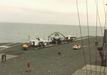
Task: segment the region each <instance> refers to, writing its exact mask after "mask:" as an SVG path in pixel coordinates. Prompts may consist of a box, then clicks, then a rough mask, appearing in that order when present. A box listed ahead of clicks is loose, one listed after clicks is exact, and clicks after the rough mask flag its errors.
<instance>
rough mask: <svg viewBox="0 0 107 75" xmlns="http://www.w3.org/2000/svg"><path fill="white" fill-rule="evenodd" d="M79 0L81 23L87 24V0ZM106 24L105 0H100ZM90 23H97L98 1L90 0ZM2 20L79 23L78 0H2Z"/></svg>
mask: <svg viewBox="0 0 107 75" xmlns="http://www.w3.org/2000/svg"><path fill="white" fill-rule="evenodd" d="M78 1H79V11H80V17H81V24H82V25H86V0H78ZM98 3H99V4H98V7H99V9H98V10H99V15H100V20H101V24H102V25H103V24H104V16H105V14H104V8H105V3H106V2H104V0H98ZM88 11H89V24H90V25H95V23H96V22H95V20H96V3H95V0H88ZM0 22H17V23H40V24H65V25H78V17H77V9H76V0H0Z"/></svg>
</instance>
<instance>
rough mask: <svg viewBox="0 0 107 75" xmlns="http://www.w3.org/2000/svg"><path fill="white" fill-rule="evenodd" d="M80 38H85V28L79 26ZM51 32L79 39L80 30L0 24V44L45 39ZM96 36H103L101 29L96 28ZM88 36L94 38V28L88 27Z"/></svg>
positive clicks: (50, 26)
mask: <svg viewBox="0 0 107 75" xmlns="http://www.w3.org/2000/svg"><path fill="white" fill-rule="evenodd" d="M81 31H82V36H87V35H88V32H87V26H81ZM53 32H60V33H62V34H63V35H65V36H67V35H71V36H74V37H80V36H81V34H80V28H79V26H76V25H49V24H48V25H47V24H23V23H22V24H21V23H0V42H25V41H28V40H29V38H30V39H34V38H36V37H40V38H43V39H47V37H48V36H49V35H50V34H52V33H53ZM97 32H98V34H97V35H98V36H103V28H101V27H98V28H97ZM89 35H90V36H96V27H95V26H90V27H89Z"/></svg>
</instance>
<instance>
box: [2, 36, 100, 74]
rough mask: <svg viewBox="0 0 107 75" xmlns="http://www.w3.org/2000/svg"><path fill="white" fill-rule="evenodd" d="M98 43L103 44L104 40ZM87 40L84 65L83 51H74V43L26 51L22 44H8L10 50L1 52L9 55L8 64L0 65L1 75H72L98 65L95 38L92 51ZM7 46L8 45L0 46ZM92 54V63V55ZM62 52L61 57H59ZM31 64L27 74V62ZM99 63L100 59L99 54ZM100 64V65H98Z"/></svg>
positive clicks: (85, 40) (84, 45)
mask: <svg viewBox="0 0 107 75" xmlns="http://www.w3.org/2000/svg"><path fill="white" fill-rule="evenodd" d="M98 41H99V42H100V45H101V44H102V38H101V37H99V38H98ZM87 42H88V41H87V39H84V40H83V47H84V52H85V58H86V63H85V64H84V59H83V49H79V50H73V49H72V45H73V43H69V44H63V45H56V46H53V47H49V48H43V49H37V48H32V49H29V50H28V51H24V50H23V49H22V48H21V44H20V43H15V44H8V46H10V48H7V49H5V50H2V49H1V50H0V54H2V53H4V52H5V53H6V54H7V61H6V63H0V75H72V74H73V73H74V72H75V71H77V70H78V69H81V68H82V67H84V66H85V65H86V64H93V65H94V64H95V63H96V52H97V49H96V47H95V43H94V42H95V37H92V38H90V43H91V44H90V49H89V48H88V43H87ZM2 45H7V44H6V43H3V44H0V46H2ZM89 50H90V52H91V53H90V54H91V61H90V57H89V56H90V55H89ZM58 52H61V55H58ZM27 61H30V62H31V69H32V71H31V72H26V62H27ZM97 61H99V62H100V57H99V54H98V52H97ZM97 64H99V63H97Z"/></svg>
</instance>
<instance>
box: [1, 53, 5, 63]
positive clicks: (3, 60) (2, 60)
mask: <svg viewBox="0 0 107 75" xmlns="http://www.w3.org/2000/svg"><path fill="white" fill-rule="evenodd" d="M1 62H2V63H5V62H6V53H3V54H2V55H1Z"/></svg>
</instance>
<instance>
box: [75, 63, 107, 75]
mask: <svg viewBox="0 0 107 75" xmlns="http://www.w3.org/2000/svg"><path fill="white" fill-rule="evenodd" d="M86 73H87V74H88V75H96V74H97V75H107V67H103V66H96V65H86V66H84V67H83V68H82V69H79V70H77V71H76V72H75V73H74V74H73V75H86Z"/></svg>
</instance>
